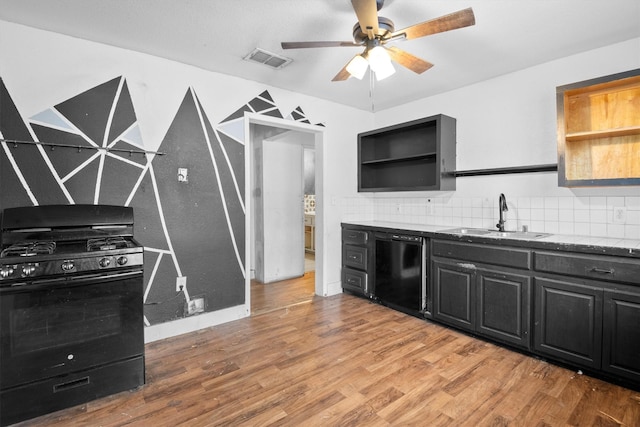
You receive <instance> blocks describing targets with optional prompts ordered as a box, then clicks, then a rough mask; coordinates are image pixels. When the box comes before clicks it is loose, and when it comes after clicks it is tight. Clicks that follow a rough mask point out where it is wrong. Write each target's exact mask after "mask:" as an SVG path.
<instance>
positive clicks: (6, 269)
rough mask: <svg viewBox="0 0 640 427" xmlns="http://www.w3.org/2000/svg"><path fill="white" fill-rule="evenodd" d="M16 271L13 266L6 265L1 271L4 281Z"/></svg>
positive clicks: (0, 274) (0, 275)
mask: <svg viewBox="0 0 640 427" xmlns="http://www.w3.org/2000/svg"><path fill="white" fill-rule="evenodd" d="M14 271H15V270H14V269H13V267H12V266H10V265H5V266H4V267H2V268H1V269H0V277H2V278H3V279H6V278H7V277H9V276H11V275H12V274H13V272H14Z"/></svg>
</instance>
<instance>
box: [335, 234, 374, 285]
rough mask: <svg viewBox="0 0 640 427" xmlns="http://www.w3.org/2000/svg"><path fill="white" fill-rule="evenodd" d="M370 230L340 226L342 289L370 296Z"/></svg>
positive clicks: (371, 262)
mask: <svg viewBox="0 0 640 427" xmlns="http://www.w3.org/2000/svg"><path fill="white" fill-rule="evenodd" d="M371 246H372V244H371V239H370V232H369V231H367V230H361V229H355V228H349V227H345V226H343V227H342V289H343V290H345V291H349V292H352V293H355V294H358V295H363V296H370V295H371V294H372V289H370V283H371V279H370V278H371V271H370V269H371V267H372V266H373V260H372V256H373V250H372V247H371Z"/></svg>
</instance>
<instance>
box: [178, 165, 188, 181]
mask: <svg viewBox="0 0 640 427" xmlns="http://www.w3.org/2000/svg"><path fill="white" fill-rule="evenodd" d="M178 182H189V169H187V168H178Z"/></svg>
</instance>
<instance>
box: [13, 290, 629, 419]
mask: <svg viewBox="0 0 640 427" xmlns="http://www.w3.org/2000/svg"><path fill="white" fill-rule="evenodd" d="M146 356H147V384H146V385H145V386H144V387H142V388H141V389H139V390H135V391H132V392H124V393H120V394H118V395H115V396H111V397H107V398H103V399H100V400H97V401H94V402H91V403H88V404H85V405H81V406H77V407H74V408H70V409H67V410H64V411H60V412H57V413H55V414H50V415H47V416H43V417H40V418H39V419H36V420H35V421H32V422H27V423H23V425H32V426H45V425H46V426H69V425H82V426H124V425H133V426H154V427H161V426H196V427H197V426H269V425H273V426H302V425H304V426H411V425H418V426H450V425H455V426H566V425H570V426H614V425H624V426H638V425H640V393H638V392H635V391H632V390H629V389H626V388H622V387H618V386H615V385H612V384H609V383H606V382H603V381H600V380H597V379H594V378H590V377H588V376H586V375H578V374H577V373H576V372H575V371H571V370H567V369H564V368H560V367H557V366H554V365H551V364H549V363H546V362H544V361H541V360H537V359H534V358H531V357H528V356H524V355H522V354H519V353H515V352H512V351H509V350H506V349H503V348H501V347H498V346H496V345H493V344H490V343H486V342H483V341H480V340H477V339H474V338H472V337H469V336H466V335H464V334H461V333H459V332H456V331H453V330H450V329H447V328H444V327H441V326H438V325H436V324H433V323H430V322H426V321H424V320H420V319H417V318H414V317H411V316H408V315H405V314H403V313H399V312H396V311H393V310H390V309H388V308H385V307H382V306H379V305H376V304H373V303H370V302H368V301H366V300H364V299H361V298H356V297H354V296H351V295H346V294H341V295H336V296H333V297H329V298H316V299H314V300H313V302H312V303H307V304H296V305H292V306H289V307H287V308H282V309H274V310H270V311H267V312H265V313H263V314H259V315H255V316H252V317H250V318H246V319H241V320H237V321H234V322H230V323H226V324H223V325H220V326H216V327H212V328H207V329H203V330H200V331H197V332H194V333H190V334H186V335H182V336H179V337H174V338H170V339H166V340H162V341H158V342H154V343H150V344H148V345H147V346H146Z"/></svg>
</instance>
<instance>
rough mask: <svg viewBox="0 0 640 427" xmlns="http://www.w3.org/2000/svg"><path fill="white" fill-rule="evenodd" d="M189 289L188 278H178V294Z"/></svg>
mask: <svg viewBox="0 0 640 427" xmlns="http://www.w3.org/2000/svg"><path fill="white" fill-rule="evenodd" d="M186 287H187V276H178V277H176V292H182V290H183V289H184V288H186Z"/></svg>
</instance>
